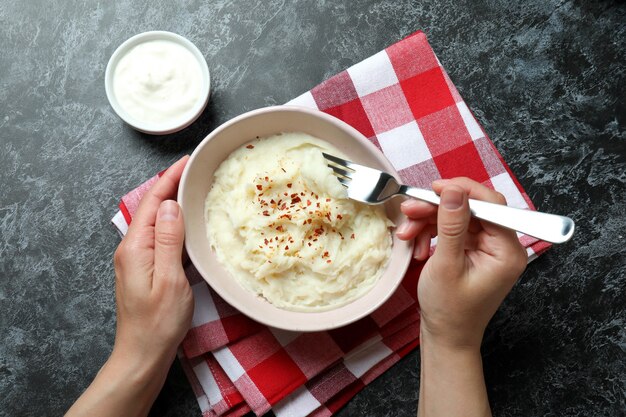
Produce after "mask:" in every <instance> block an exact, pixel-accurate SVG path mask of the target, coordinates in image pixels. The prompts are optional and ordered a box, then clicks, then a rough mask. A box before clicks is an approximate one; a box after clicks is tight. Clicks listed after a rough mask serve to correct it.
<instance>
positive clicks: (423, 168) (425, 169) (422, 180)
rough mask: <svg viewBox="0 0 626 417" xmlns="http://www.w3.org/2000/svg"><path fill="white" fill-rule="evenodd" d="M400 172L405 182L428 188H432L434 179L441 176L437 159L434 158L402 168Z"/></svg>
mask: <svg viewBox="0 0 626 417" xmlns="http://www.w3.org/2000/svg"><path fill="white" fill-rule="evenodd" d="M398 174H400V178H402V182H403V183H405V184H412V185H414V186H415V187H419V188H426V189H428V190H429V189H431V188H432V182H433V181H435V180H438V179H440V178H441V174H439V170H438V169H437V166H436V165H435V161H433V160H432V159H428V160H426V161H424V162H420V163H419V164H416V165H412V166H410V167H408V168H406V169H401V170H400V171H398Z"/></svg>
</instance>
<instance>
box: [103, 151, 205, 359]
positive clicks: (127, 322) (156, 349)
mask: <svg viewBox="0 0 626 417" xmlns="http://www.w3.org/2000/svg"><path fill="white" fill-rule="evenodd" d="M187 160H188V157H187V156H185V157H183V158H182V159H180V160H179V161H178V162H176V163H175V164H174V165H172V166H171V167H170V168H169V169H168V170H167V171H166V172H165V173H164V174H163V175H162V176H161V178H160V179H159V180H158V181H157V183H156V184H154V185H153V186H152V188H150V190H149V191H148V192H147V193H146V195H145V196H144V197H143V198H142V200H141V203H140V204H139V208H138V209H137V213H136V214H135V216H134V218H133V221H132V223H131V225H130V227H129V228H128V233H127V234H126V236H125V237H124V239H123V240H122V242H121V243H120V245H119V246H118V248H117V250H116V252H115V256H114V263H115V276H116V280H115V294H116V302H117V330H116V335H115V346H114V348H113V355H112V356H113V357H115V356H116V354H117V355H122V356H124V357H131V358H132V359H133V360H140V361H143V362H148V363H150V362H152V363H154V364H157V363H165V364H166V365H167V367H168V368H169V365H170V364H171V361H172V360H173V358H174V356H175V354H176V348H177V347H178V345H179V344H180V343H181V342H182V339H183V337H184V336H185V333H186V332H187V330H188V329H189V326H190V324H191V317H192V314H193V294H192V291H191V288H190V286H189V283H188V281H187V278H186V277H185V273H184V271H183V267H182V250H183V240H184V224H183V218H182V212H181V210H180V207H179V206H178V203H177V202H175V201H173V200H171V198H174V197H175V196H176V190H177V188H178V182H179V181H180V176H181V174H182V172H183V169H184V168H185V164H186V163H187Z"/></svg>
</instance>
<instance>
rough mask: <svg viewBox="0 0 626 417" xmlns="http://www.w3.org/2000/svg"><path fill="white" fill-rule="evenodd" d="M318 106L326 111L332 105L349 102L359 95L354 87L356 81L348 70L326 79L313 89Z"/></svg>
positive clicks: (312, 92)
mask: <svg viewBox="0 0 626 417" xmlns="http://www.w3.org/2000/svg"><path fill="white" fill-rule="evenodd" d="M311 94H312V95H313V98H314V99H315V103H316V104H317V108H318V109H320V110H322V111H326V109H328V108H331V107H336V106H339V105H341V104H344V103H347V102H349V101H351V100H354V99H355V98H358V97H359V95H358V94H357V92H356V89H355V88H354V83H353V82H352V79H351V78H350V74H348V71H343V72H340V73H339V74H337V75H335V76H334V77H332V78H329V79H328V80H326V81H324V82H323V83H321V84H320V85H318V86H317V87H315V88H313V89H312V90H311Z"/></svg>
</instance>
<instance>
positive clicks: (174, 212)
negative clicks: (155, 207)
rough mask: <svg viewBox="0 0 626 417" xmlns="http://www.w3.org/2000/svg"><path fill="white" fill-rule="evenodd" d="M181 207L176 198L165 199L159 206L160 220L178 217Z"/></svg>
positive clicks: (170, 219)
mask: <svg viewBox="0 0 626 417" xmlns="http://www.w3.org/2000/svg"><path fill="white" fill-rule="evenodd" d="M179 211H180V207H179V206H178V203H177V202H176V201H174V200H165V201H164V202H162V203H161V206H160V207H159V220H166V221H172V220H176V219H178V213H179Z"/></svg>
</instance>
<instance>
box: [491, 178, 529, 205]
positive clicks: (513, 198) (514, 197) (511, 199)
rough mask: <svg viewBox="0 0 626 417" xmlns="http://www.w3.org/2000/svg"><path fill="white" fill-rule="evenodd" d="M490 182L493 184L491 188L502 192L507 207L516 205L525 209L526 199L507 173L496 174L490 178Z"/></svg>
mask: <svg viewBox="0 0 626 417" xmlns="http://www.w3.org/2000/svg"><path fill="white" fill-rule="evenodd" d="M491 183H492V184H493V188H494V189H495V190H496V191H498V192H501V193H502V194H504V197H506V205H507V206H509V207H517V208H521V209H527V208H528V204H526V200H524V197H523V196H522V194H521V193H520V192H519V190H518V189H517V187H516V186H515V183H514V182H513V180H512V179H511V177H510V176H509V174H508V173H506V172H505V173H502V174H500V175H496V176H495V177H493V178H491Z"/></svg>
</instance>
